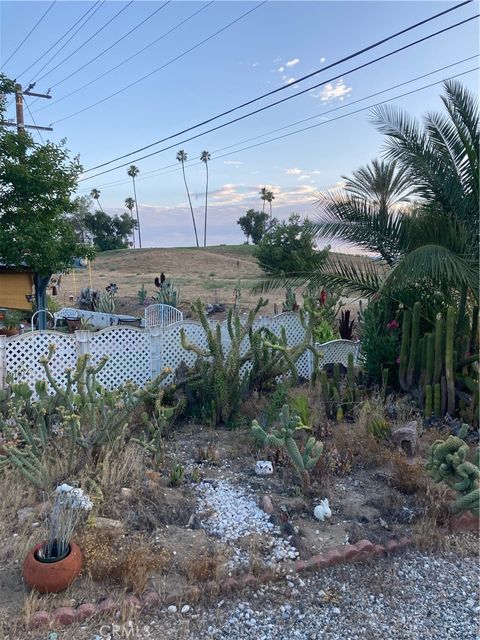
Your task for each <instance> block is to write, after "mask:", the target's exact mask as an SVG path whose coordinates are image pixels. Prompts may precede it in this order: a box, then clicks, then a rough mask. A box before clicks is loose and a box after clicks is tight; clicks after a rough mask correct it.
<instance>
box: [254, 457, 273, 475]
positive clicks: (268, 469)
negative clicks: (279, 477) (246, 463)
mask: <svg viewBox="0 0 480 640" xmlns="http://www.w3.org/2000/svg"><path fill="white" fill-rule="evenodd" d="M255 473H256V474H257V476H271V475H272V473H273V465H272V463H271V462H270V460H258V461H257V462H256V463H255Z"/></svg>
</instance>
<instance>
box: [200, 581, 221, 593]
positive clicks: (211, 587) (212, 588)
mask: <svg viewBox="0 0 480 640" xmlns="http://www.w3.org/2000/svg"><path fill="white" fill-rule="evenodd" d="M204 591H205V593H206V594H207V595H209V596H216V595H217V594H218V593H219V591H220V586H219V584H218V582H214V581H213V580H209V582H206V583H205V587H204Z"/></svg>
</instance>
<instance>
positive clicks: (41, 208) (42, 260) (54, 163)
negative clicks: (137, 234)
mask: <svg viewBox="0 0 480 640" xmlns="http://www.w3.org/2000/svg"><path fill="white" fill-rule="evenodd" d="M12 84H13V83H12V81H10V80H8V79H7V78H6V77H5V76H4V75H0V93H2V94H7V93H11V92H12V90H13V87H12ZM4 112H5V100H2V101H0V262H3V263H5V264H9V265H12V266H17V267H28V268H30V269H32V270H33V271H34V273H35V274H36V275H35V294H36V304H37V308H41V306H40V305H39V302H41V299H42V297H43V294H44V293H45V289H46V286H47V284H48V281H49V279H50V275H51V274H52V273H55V272H59V271H64V270H68V269H69V268H70V266H71V263H72V259H73V258H75V257H78V256H90V255H91V253H92V252H91V247H88V246H86V245H85V244H82V242H79V240H78V238H77V236H76V234H75V231H74V229H73V227H72V225H71V224H70V221H69V219H68V213H69V212H72V211H73V209H74V206H75V205H74V202H73V200H72V198H71V196H72V193H74V192H75V190H76V188H77V180H78V176H79V174H80V173H81V170H82V167H81V165H80V162H79V160H78V158H74V159H73V160H72V159H71V158H70V156H69V152H68V150H67V149H66V148H65V143H64V142H62V143H61V144H58V145H57V144H53V143H52V142H47V143H46V144H42V145H40V144H36V143H35V142H34V141H33V138H32V137H31V136H30V135H29V134H28V133H27V132H20V133H17V132H12V131H9V130H7V128H6V126H5V120H4ZM43 320H44V319H43ZM43 320H42V319H41V321H42V323H43Z"/></svg>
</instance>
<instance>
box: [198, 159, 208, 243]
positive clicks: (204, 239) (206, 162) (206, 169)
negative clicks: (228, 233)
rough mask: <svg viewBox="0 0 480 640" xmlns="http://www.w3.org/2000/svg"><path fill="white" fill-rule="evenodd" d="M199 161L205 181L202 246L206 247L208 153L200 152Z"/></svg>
mask: <svg viewBox="0 0 480 640" xmlns="http://www.w3.org/2000/svg"><path fill="white" fill-rule="evenodd" d="M200 160H201V161H202V162H204V163H205V171H206V181H205V216H204V228H203V246H204V247H206V246H207V208H208V162H209V160H210V152H209V151H202V154H201V156H200Z"/></svg>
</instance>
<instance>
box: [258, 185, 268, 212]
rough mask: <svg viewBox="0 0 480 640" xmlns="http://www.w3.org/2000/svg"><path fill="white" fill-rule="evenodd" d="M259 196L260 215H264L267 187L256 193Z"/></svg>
mask: <svg viewBox="0 0 480 640" xmlns="http://www.w3.org/2000/svg"><path fill="white" fill-rule="evenodd" d="M258 193H259V194H260V200H262V213H265V202H266V201H267V193H268V189H267V187H262V188H261V189H260V191H259V192H258Z"/></svg>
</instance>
